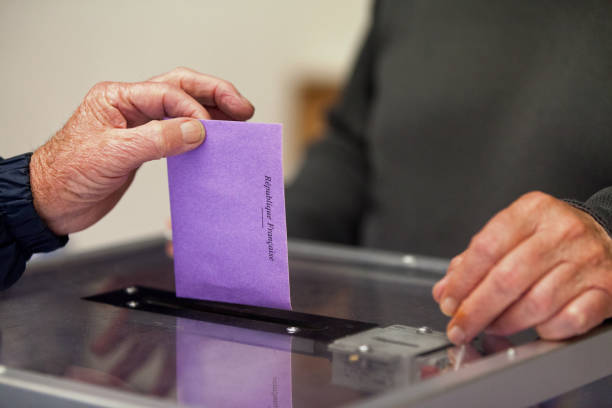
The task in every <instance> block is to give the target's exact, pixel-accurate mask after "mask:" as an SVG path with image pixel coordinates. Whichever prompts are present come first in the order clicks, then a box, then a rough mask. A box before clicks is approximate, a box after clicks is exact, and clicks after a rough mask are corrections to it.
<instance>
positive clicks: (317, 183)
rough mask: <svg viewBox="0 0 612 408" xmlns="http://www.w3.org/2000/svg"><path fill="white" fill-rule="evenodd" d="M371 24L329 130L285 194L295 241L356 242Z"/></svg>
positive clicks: (363, 196)
mask: <svg viewBox="0 0 612 408" xmlns="http://www.w3.org/2000/svg"><path fill="white" fill-rule="evenodd" d="M376 41H377V34H376V6H375V12H374V23H373V25H372V28H371V29H370V31H369V33H368V36H367V37H366V40H365V43H364V45H363V47H362V49H361V52H360V54H359V57H358V58H357V61H356V64H355V67H354V70H353V73H352V75H351V77H350V80H349V82H348V84H347V85H346V87H345V89H344V90H343V93H342V96H341V99H340V101H339V103H338V105H337V106H336V107H335V108H334V109H333V110H332V111H331V112H330V114H329V116H328V130H327V132H326V135H325V137H324V138H323V140H322V141H321V142H319V143H317V144H315V145H314V146H313V147H312V148H311V149H310V151H309V152H308V154H307V156H306V160H305V162H304V164H303V167H302V169H301V171H300V173H299V174H298V176H297V178H296V180H295V181H294V182H293V184H291V185H290V186H289V187H288V189H287V191H286V203H287V204H286V205H287V231H288V235H289V236H290V237H293V238H303V239H312V240H320V241H331V242H339V243H345V244H356V243H358V238H359V226H360V221H361V219H362V215H363V212H364V210H365V208H366V206H367V197H368V196H367V191H368V188H367V184H368V176H369V169H368V156H367V141H366V137H365V134H364V132H365V131H366V124H367V123H368V116H369V112H370V105H371V101H372V99H373V98H374V96H375V95H374V94H375V89H374V84H373V81H372V77H373V70H374V62H375V53H376V48H377V47H376Z"/></svg>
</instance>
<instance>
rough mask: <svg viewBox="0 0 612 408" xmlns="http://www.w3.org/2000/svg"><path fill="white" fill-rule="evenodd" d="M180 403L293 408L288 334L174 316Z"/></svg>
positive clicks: (212, 405) (289, 339)
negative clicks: (176, 318) (175, 320)
mask: <svg viewBox="0 0 612 408" xmlns="http://www.w3.org/2000/svg"><path fill="white" fill-rule="evenodd" d="M176 359H177V363H176V364H177V365H176V367H177V390H178V399H179V402H180V403H183V404H187V405H197V406H211V407H249V406H258V407H281V408H285V407H292V390H291V337H290V336H283V335H279V334H273V333H266V332H261V331H254V330H248V329H243V328H239V327H232V326H223V325H219V324H214V323H208V322H202V321H197V320H190V319H180V318H179V319H178V322H177V338H176Z"/></svg>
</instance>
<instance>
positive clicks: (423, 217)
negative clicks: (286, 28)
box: [286, 0, 612, 257]
mask: <svg viewBox="0 0 612 408" xmlns="http://www.w3.org/2000/svg"><path fill="white" fill-rule="evenodd" d="M611 21H612V2H610V1H608V0H601V1H591V0H581V1H574V0H566V1H560V0H550V1H534V0H521V1H517V0H504V1H491V0H462V1H456V0H446V1H444V0H421V1H405V0H404V1H399V0H398V1H380V2H377V3H376V5H375V10H374V17H373V23H372V27H371V29H370V31H369V34H368V36H367V38H366V40H365V44H364V46H363V49H362V50H361V53H360V56H359V58H358V60H357V62H356V65H355V68H354V71H353V73H352V75H351V78H350V80H349V82H348V84H347V85H346V88H345V90H344V92H343V96H342V98H341V101H340V102H339V104H338V105H337V106H336V107H335V108H334V109H333V111H332V112H331V113H330V115H329V129H328V132H327V135H326V138H325V139H324V140H323V141H322V142H321V143H319V144H317V145H315V146H314V147H313V148H312V149H311V150H310V152H309V154H308V156H307V159H306V161H305V164H304V166H303V168H302V171H301V172H300V174H299V176H298V178H297V179H296V181H295V182H294V184H293V185H292V186H290V187H289V188H288V190H287V197H286V202H287V223H288V229H289V235H290V236H293V237H299V238H306V239H316V240H324V241H333V242H340V243H347V244H355V245H364V246H368V247H376V248H384V249H391V250H400V251H405V252H412V253H419V254H427V255H435V256H445V257H448V256H452V255H454V254H456V253H458V252H460V251H461V250H463V249H464V248H465V247H466V245H467V244H468V242H469V239H470V237H471V236H472V235H473V234H474V233H476V232H477V231H478V230H479V229H480V228H482V226H483V225H484V223H485V222H486V221H487V220H488V219H489V218H490V217H491V216H493V215H494V214H495V213H496V212H498V211H499V210H501V209H502V208H504V207H506V206H507V205H508V204H510V203H511V202H512V201H514V200H515V199H517V198H518V197H519V196H520V195H521V194H523V193H525V192H528V191H531V190H540V191H544V192H546V193H549V194H552V195H554V196H555V197H558V198H565V199H571V200H576V201H575V203H574V204H575V205H577V206H580V207H582V208H583V209H584V210H585V211H587V212H589V213H591V214H592V215H593V216H595V217H596V219H597V220H598V221H599V222H600V223H602V224H603V226H604V227H605V228H606V229H607V230H608V231H611V227H612V188H606V187H607V186H611V185H612V24H610V22H611Z"/></svg>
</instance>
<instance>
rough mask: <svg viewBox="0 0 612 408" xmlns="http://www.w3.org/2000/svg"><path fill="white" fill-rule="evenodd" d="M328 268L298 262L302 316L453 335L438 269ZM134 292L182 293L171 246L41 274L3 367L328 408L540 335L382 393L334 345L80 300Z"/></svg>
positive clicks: (25, 300) (17, 291) (441, 357)
mask: <svg viewBox="0 0 612 408" xmlns="http://www.w3.org/2000/svg"><path fill="white" fill-rule="evenodd" d="M377 256H380V255H377ZM374 258H375V259H379V258H376V257H374ZM374 258H373V259H374ZM321 259H323V258H322V257H318V256H317V253H316V250H315V251H314V252H313V253H312V256H307V255H304V253H300V254H294V255H293V256H291V257H290V270H291V288H292V303H293V308H294V310H295V311H298V312H305V313H311V314H317V315H325V316H331V317H338V318H345V319H351V320H358V321H364V322H371V323H376V324H378V325H380V326H387V325H393V324H402V325H408V326H415V327H421V326H427V327H430V328H432V329H434V330H438V331H443V330H444V328H445V326H446V323H447V320H448V319H447V318H446V317H445V316H443V315H442V314H441V313H440V312H439V310H438V307H437V305H436V304H435V302H434V301H433V300H432V298H431V288H432V285H433V283H435V282H436V281H437V280H438V279H439V277H440V271H439V268H438V270H435V269H436V268H431V270H427V268H410V267H407V266H406V265H403V266H402V264H401V262H399V263H397V262H391V261H393V259H391V258H390V259H389V262H382V263H381V262H369V261H368V259H367V257H366V258H361V257H355V259H352V260H351V258H350V257H348V258H346V257H345V259H344V261H339V260H332V259H331V258H328V259H327V260H326V261H322V260H321ZM441 262H442V261H441ZM434 263H435V262H434ZM383 264H384V265H383ZM413 264H414V263H413ZM417 264H418V263H417ZM423 264H427V263H426V262H425V263H423ZM442 264H443V262H442ZM438 265H439V264H438ZM245 267H248V266H245ZM131 285H141V286H148V287H152V288H158V289H164V290H173V285H174V283H173V267H172V260H171V259H169V258H168V257H167V256H166V255H165V253H164V248H163V241H161V240H159V241H154V242H150V243H147V244H142V245H136V246H132V247H126V248H122V249H115V250H110V251H103V252H99V253H95V254H89V255H87V256H83V257H77V258H71V259H68V260H64V261H62V260H55V261H50V262H47V263H40V264H36V265H31V266H30V268H29V270H28V271H27V272H26V274H25V275H24V276H23V278H22V279H21V281H20V282H18V283H17V284H16V285H15V286H14V287H13V288H11V289H10V290H8V291H5V292H2V293H0V340H1V341H0V364H2V365H5V366H7V367H13V368H20V369H25V370H29V371H34V372H38V373H45V374H52V375H55V376H59V377H64V378H69V379H73V380H76V381H82V382H86V383H92V384H97V385H103V386H105V387H110V388H116V389H121V390H126V391H129V392H134V393H139V394H144V395H148V396H156V397H160V398H164V399H169V400H172V401H176V402H179V403H182V404H185V405H188V406H190V405H192V406H200V405H210V406H294V407H302V406H306V407H311V406H322V407H325V406H338V405H342V404H347V403H350V402H356V401H359V400H362V399H364V398H367V397H370V396H372V395H374V394H377V393H380V392H384V391H385V390H388V389H391V388H393V387H394V386H399V385H401V386H410V383H411V382H419V381H426V380H427V379H428V378H431V377H434V376H436V375H440V374H441V373H444V372H447V371H452V370H455V369H457V368H458V367H460V366H461V364H464V363H466V362H469V361H473V360H475V359H478V358H480V357H481V356H482V355H485V354H489V353H495V352H498V351H501V350H505V349H507V348H508V347H510V346H512V345H515V344H520V343H524V342H527V341H530V340H532V339H533V338H534V334H533V333H531V332H525V333H522V334H520V335H518V336H515V337H513V338H511V339H500V338H492V337H489V338H480V339H478V341H476V342H474V344H473V345H472V346H469V347H467V348H465V349H459V348H449V349H444V350H440V351H437V352H434V353H431V354H429V355H427V356H426V357H421V358H419V359H417V360H416V361H415V362H414V364H413V365H412V366H411V367H410V368H409V370H410V372H409V373H408V374H409V375H408V377H409V378H408V377H406V376H405V375H404V376H403V377H402V376H400V375H399V374H401V373H399V374H398V373H396V372H393V373H392V375H391V376H390V377H389V376H387V377H386V378H387V379H386V380H384V381H382V380H381V381H379V382H378V383H376V384H375V386H372V382H371V381H370V379H367V381H366V379H364V378H363V374H364V373H365V374H368V375H369V374H372V373H374V372H375V371H374V370H375V369H376V367H374V366H373V365H368V364H371V363H370V362H364V361H363V359H361V360H359V358H357V359H356V360H354V361H353V360H350V359H355V357H354V356H353V357H351V356H349V357H347V358H348V359H349V360H350V361H351V362H357V361H358V360H359V361H360V362H359V364H361V365H355V366H353V367H354V370H353V371H351V372H350V373H348V372H346V371H344V372H338V371H333V370H332V363H333V362H332V360H333V357H332V355H331V353H330V352H329V351H328V350H327V344H324V343H320V342H310V343H309V342H305V341H303V340H301V339H300V338H299V337H294V336H291V335H289V334H287V335H282V334H275V333H269V332H264V331H258V330H250V329H245V328H240V327H233V326H226V325H220V324H216V323H211V322H206V321H199V320H192V319H186V318H179V317H175V316H170V315H164V314H156V313H150V312H145V311H139V310H130V309H127V308H119V307H115V306H110V305H106V304H101V303H95V302H91V301H85V300H82V299H81V298H82V297H86V296H91V295H94V294H100V293H103V292H108V291H113V290H117V289H121V288H126V287H129V286H131ZM349 360H347V361H349ZM378 368H380V366H379V367H378ZM384 368H385V370H386V371H384V370H383V371H384V372H385V373H387V374H388V373H389V372H390V371H389V369H388V367H384ZM360 370H361V371H360ZM383 371H380V372H383ZM355 373H357V374H356V375H361V376H362V377H359V378H358V377H355ZM404 374H406V373H404ZM351 375H352V377H351ZM400 377H401V378H403V380H402V381H399V380H398V382H396V383H393V382H389V381H388V378H396V379H397V378H400ZM406 378H408V379H406ZM368 381H370V382H368ZM385 381H386V382H385ZM608 383H610V381H608ZM570 397H571V398H576V397H575V396H570ZM549 404H559V400H556V401H554V402H552V401H551V402H549ZM550 406H560V405H550Z"/></svg>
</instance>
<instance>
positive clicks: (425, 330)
mask: <svg viewBox="0 0 612 408" xmlns="http://www.w3.org/2000/svg"><path fill="white" fill-rule="evenodd" d="M416 331H417V333H419V334H431V333H433V330H431V329H430V328H429V327H427V326H422V327H419V328H418V329H416Z"/></svg>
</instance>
